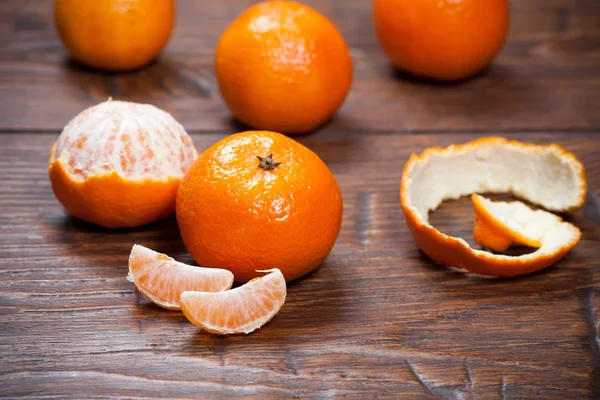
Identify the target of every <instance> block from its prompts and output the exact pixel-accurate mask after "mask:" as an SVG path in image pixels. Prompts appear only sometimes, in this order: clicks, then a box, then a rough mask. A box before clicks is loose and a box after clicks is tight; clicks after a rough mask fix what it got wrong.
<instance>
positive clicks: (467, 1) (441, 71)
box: [374, 0, 509, 81]
mask: <svg viewBox="0 0 600 400" xmlns="http://www.w3.org/2000/svg"><path fill="white" fill-rule="evenodd" d="M374 17H375V30H376V33H377V36H378V38H379V42H380V43H381V46H382V47H383V50H384V51H385V53H386V54H387V56H388V57H389V58H390V60H391V61H392V63H393V64H394V65H395V66H396V67H398V68H400V69H402V70H404V71H406V72H408V73H410V74H413V75H417V76H421V77H425V78H433V79H439V80H444V81H456V80H461V79H465V78H468V77H470V76H472V75H474V74H476V73H478V72H480V71H481V70H483V69H484V68H485V67H486V66H487V65H488V64H489V63H490V62H491V61H492V60H493V59H494V57H495V56H496V55H497V54H498V52H499V51H500V50H501V48H502V46H503V45H504V41H505V39H506V36H507V33H508V23H509V3H508V0H484V1H482V0H418V1H415V0H374Z"/></svg>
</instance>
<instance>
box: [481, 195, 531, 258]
mask: <svg viewBox="0 0 600 400" xmlns="http://www.w3.org/2000/svg"><path fill="white" fill-rule="evenodd" d="M471 199H472V201H473V208H474V211H475V225H474V227H473V238H474V239H475V241H476V242H477V243H478V244H479V245H480V246H482V247H487V248H489V249H492V250H494V251H496V252H503V251H505V250H506V249H508V248H509V247H510V245H511V244H513V243H514V244H521V245H524V246H529V247H540V246H541V245H542V243H541V242H540V241H539V240H532V239H529V238H527V237H525V236H523V235H522V234H520V233H519V232H514V231H513V230H511V229H510V228H508V227H507V226H505V225H504V224H503V223H502V222H501V221H499V220H498V219H497V218H496V217H495V216H494V215H492V214H490V213H489V211H488V210H487V208H485V206H483V205H482V204H481V202H480V200H479V198H478V197H477V196H476V195H472V196H471Z"/></svg>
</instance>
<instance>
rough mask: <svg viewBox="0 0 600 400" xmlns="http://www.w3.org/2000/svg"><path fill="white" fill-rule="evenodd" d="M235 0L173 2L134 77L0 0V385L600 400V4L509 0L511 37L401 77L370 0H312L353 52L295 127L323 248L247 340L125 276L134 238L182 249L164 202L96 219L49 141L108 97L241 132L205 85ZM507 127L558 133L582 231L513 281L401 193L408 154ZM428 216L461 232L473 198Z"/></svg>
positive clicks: (36, 394)
mask: <svg viewBox="0 0 600 400" xmlns="http://www.w3.org/2000/svg"><path fill="white" fill-rule="evenodd" d="M250 3H251V2H250V1H242V0H227V1H225V0H223V1H219V2H193V1H191V0H188V1H183V0H180V1H179V15H178V24H177V29H176V32H175V34H174V36H173V38H172V40H171V42H170V43H169V45H168V47H167V49H166V51H165V52H164V54H163V56H162V57H161V58H160V59H159V60H158V61H157V62H156V63H154V64H153V65H151V66H149V67H147V68H146V69H144V70H142V71H139V72H137V73H129V74H123V75H112V74H102V73H99V72H95V71H90V70H87V69H84V68H82V67H80V66H78V65H76V64H74V63H72V62H70V61H69V60H68V57H67V56H66V54H65V52H64V50H63V49H62V47H61V45H60V43H59V41H58V40H57V38H56V35H55V33H54V30H53V26H52V20H51V2H50V1H35V0H34V1H23V0H4V1H2V2H0V210H1V211H0V396H3V397H31V398H42V397H58V398H66V397H72V398H82V397H93V398H100V397H171V398H180V397H181V398H209V397H230V396H242V395H253V396H254V397H256V398H281V397H298V398H338V397H346V396H348V397H355V398H373V397H382V398H436V397H438V398H439V397H441V398H450V399H478V398H507V399H508V398H540V399H541V398H568V397H570V398H600V337H599V335H598V329H599V328H598V320H599V318H600V315H599V312H598V310H599V308H598V307H599V306H600V304H599V303H600V297H599V295H600V283H599V282H600V280H599V278H600V200H599V199H598V194H599V193H598V188H600V3H599V2H598V1H596V0H515V1H513V2H512V5H513V13H512V27H511V35H510V41H509V42H508V43H507V46H506V47H505V49H504V50H503V52H502V53H501V55H500V57H499V58H498V59H497V61H496V63H495V64H494V65H493V66H492V67H490V68H489V69H488V70H487V71H486V72H485V73H484V74H482V75H480V76H478V77H476V78H475V79H473V80H470V81H468V82H464V83H462V84H458V85H439V84H432V83H428V82H419V81H415V80H412V79H410V78H408V77H406V76H403V75H402V74H399V73H395V72H394V71H393V69H392V68H390V67H389V65H388V63H387V62H386V60H385V58H384V56H383V55H382V54H381V52H380V50H379V48H378V45H377V41H376V39H375V36H374V34H373V28H372V24H371V14H370V2H369V1H365V0H335V1H334V0H327V1H316V0H315V1H308V2H307V3H309V4H311V5H313V6H315V7H316V8H317V9H319V10H320V11H322V12H323V13H325V14H326V15H328V16H330V17H331V18H332V19H333V20H334V21H335V22H336V24H337V25H338V26H339V27H340V29H341V30H342V32H343V33H344V35H345V37H346V39H347V41H348V43H349V45H350V47H351V49H352V54H353V56H354V60H355V70H356V80H355V82H354V85H353V88H352V92H351V94H350V96H349V98H348V100H347V102H346V104H345V105H344V107H343V109H342V110H341V112H340V113H339V115H338V116H337V117H336V118H335V119H333V120H332V121H331V122H330V123H329V124H328V125H327V126H325V127H324V128H323V129H321V130H320V131H318V132H315V133H313V134H310V135H307V136H303V137H301V138H299V140H300V141H301V142H302V143H304V144H306V145H307V146H309V147H310V148H312V149H313V150H314V151H315V152H317V153H318V154H319V155H320V156H321V157H322V158H323V159H324V160H325V161H326V162H327V163H328V165H329V166H330V168H331V170H332V171H333V172H334V174H335V176H336V177H337V179H338V182H339V184H340V187H341V189H342V192H343V196H344V219H343V224H342V231H341V233H340V236H339V239H338V242H337V244H336V246H335V247H334V249H333V251H332V253H331V255H330V256H329V257H328V259H327V260H326V262H325V264H324V265H322V266H321V267H320V268H318V269H317V270H316V271H315V272H313V273H311V274H310V275H308V276H306V277H305V278H302V279H300V280H298V281H296V282H293V283H291V284H290V285H289V288H288V298H287V301H286V303H285V305H284V307H283V308H282V309H281V311H280V313H279V314H278V315H277V316H276V317H275V318H274V319H273V320H272V321H271V322H270V323H268V324H267V325H266V326H264V327H263V328H262V329H261V330H259V331H257V332H255V333H253V334H251V335H248V336H235V337H215V336H212V335H210V334H207V333H205V332H202V331H200V330H199V329H197V328H196V327H195V326H193V325H191V324H190V323H189V322H187V320H186V319H185V317H184V316H183V315H182V314H181V313H179V312H172V311H167V310H163V309H160V308H157V307H155V306H153V305H151V304H149V303H148V302H147V301H146V300H145V299H144V298H143V297H142V296H141V295H140V294H139V293H137V292H136V291H135V290H134V288H133V286H132V285H131V284H130V283H129V282H127V280H126V279H125V276H126V274H127V258H128V254H129V251H130V249H131V246H132V245H133V244H134V243H140V244H143V245H146V246H148V247H151V248H153V249H156V250H158V251H161V252H165V253H167V254H170V255H172V256H173V257H175V258H176V259H178V260H181V261H184V262H189V263H192V262H193V261H192V259H191V257H190V256H189V255H188V254H187V253H186V251H185V248H184V247H183V245H182V243H181V240H180V237H179V233H178V230H177V224H176V221H175V219H174V218H169V219H166V220H164V221H160V222H157V223H154V224H151V225H148V226H145V227H142V228H139V229H132V230H116V231H110V230H104V229H100V228H97V227H95V226H92V225H89V224H86V223H83V222H81V221H78V220H76V219H74V218H71V217H69V216H68V215H67V214H66V213H65V211H64V210H63V209H62V207H61V206H60V204H59V203H58V202H57V201H56V199H55V198H54V196H53V194H52V191H51V188H50V183H49V181H48V178H47V156H48V151H49V148H50V146H51V144H52V142H53V141H54V140H55V139H56V138H57V137H58V134H59V132H60V129H61V128H62V127H63V126H64V125H65V123H66V122H67V121H68V120H69V119H70V118H72V117H73V116H74V115H75V114H77V113H78V112H79V111H81V110H82V109H83V108H85V107H87V106H89V105H92V104H95V103H97V102H99V101H102V100H104V99H105V98H107V97H108V96H113V97H115V98H118V99H125V100H133V101H140V102H149V103H153V104H156V105H157V106H159V107H162V108H164V109H166V110H168V111H170V112H172V113H173V114H174V115H175V116H176V117H177V118H178V119H179V120H180V121H181V122H182V123H183V125H184V126H185V127H186V128H187V129H188V131H190V132H192V133H193V138H194V141H195V143H196V145H197V146H198V149H199V150H203V149H204V148H206V147H207V146H208V145H210V144H212V143H213V142H215V141H216V140H218V139H219V138H221V137H224V136H225V135H227V134H229V133H231V132H235V131H236V130H240V129H242V127H240V126H238V125H236V124H235V123H234V122H232V120H231V118H230V116H229V113H228V112H227V110H226V108H225V106H224V105H223V103H222V101H221V100H220V98H219V96H218V92H217V90H216V85H215V81H214V76H213V73H212V67H211V63H212V56H213V48H214V44H215V43H216V40H217V38H218V35H219V33H220V32H221V30H222V29H223V28H224V27H225V26H226V24H227V22H228V21H230V20H231V19H232V18H233V17H234V16H235V15H236V14H238V13H239V12H241V10H243V8H244V7H246V6H247V5H248V4H250ZM488 135H502V136H506V137H509V138H514V139H520V140H524V141H532V142H536V143H549V142H557V143H560V144H561V145H563V146H564V147H565V148H566V149H567V150H569V151H572V152H574V153H575V154H576V155H577V156H578V157H580V159H581V160H582V161H583V163H584V164H585V166H586V172H587V175H588V183H589V188H590V191H589V195H588V201H587V203H586V205H585V207H584V208H583V209H582V210H580V211H578V212H576V213H572V214H568V215H565V218H566V219H568V220H570V221H571V222H573V223H574V224H576V225H577V226H579V227H580V228H581V230H582V232H583V237H582V240H581V242H580V243H579V244H578V245H577V247H575V249H574V250H573V251H572V252H571V253H569V254H568V255H567V256H566V257H565V259H563V260H562V261H561V262H559V263H558V264H557V265H555V266H553V267H551V268H549V269H547V270H545V271H542V272H540V273H536V274H533V275H530V276H526V277H522V278H518V279H490V278H479V277H475V276H472V275H467V274H464V273H462V272H459V271H455V270H451V269H448V268H445V267H442V266H437V265H435V264H433V263H432V262H431V261H430V260H429V259H428V258H427V257H425V256H424V255H423V254H422V253H421V252H420V251H419V250H418V249H417V248H416V246H415V244H414V242H413V240H412V238H411V236H410V233H409V231H408V229H407V227H406V225H405V222H404V218H403V216H402V212H401V210H400V206H399V200H398V190H399V183H400V175H401V171H402V167H403V165H404V162H405V161H406V160H407V158H408V156H409V155H410V154H411V153H412V152H420V151H422V150H423V149H424V148H425V147H428V146H433V145H440V146H444V145H449V144H451V143H462V142H466V141H469V140H472V139H474V138H477V137H482V136H488ZM431 221H432V223H433V224H434V225H436V226H437V227H439V228H440V229H441V230H442V231H443V232H446V233H449V234H453V235H456V236H460V237H463V238H465V239H466V240H468V241H469V242H471V243H472V244H473V241H472V239H471V234H472V223H473V215H472V207H471V204H470V201H469V200H468V199H460V200H457V201H451V202H446V203H444V204H443V205H442V206H441V207H440V209H438V210H437V211H435V212H434V213H433V214H432V217H431Z"/></svg>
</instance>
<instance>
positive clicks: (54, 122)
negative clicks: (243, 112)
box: [0, 0, 600, 132]
mask: <svg viewBox="0 0 600 400" xmlns="http://www.w3.org/2000/svg"><path fill="white" fill-rule="evenodd" d="M251 3H252V1H248V0H229V1H227V2H197V1H193V0H180V1H178V22H177V27H176V30H175V32H174V35H173V37H172V40H171V41H170V43H169V44H168V46H167V48H166V50H165V52H164V54H163V55H162V56H161V57H160V59H159V60H158V61H157V62H156V63H154V64H152V65H151V66H149V67H148V68H146V69H143V70H141V71H139V72H136V73H128V74H121V75H113V74H103V73H99V72H95V71H90V70H88V69H85V68H81V67H79V66H78V65H76V64H74V63H72V62H70V61H69V59H68V57H67V55H66V52H65V51H64V49H63V48H62V46H61V43H60V41H59V40H58V39H57V36H56V33H55V31H54V27H53V24H52V17H51V13H52V8H51V7H50V3H49V2H47V1H45V0H29V1H23V0H5V1H3V2H2V4H0V33H1V35H0V130H20V129H24V130H59V129H62V127H63V126H64V125H65V124H66V123H67V122H68V121H69V120H70V119H71V118H72V117H73V116H75V115H76V114H77V113H78V112H80V111H81V110H82V109H84V108H86V107H88V106H90V105H93V104H96V103H98V102H101V101H104V100H105V99H107V98H108V97H109V96H112V97H113V98H117V99H123V100H132V101H138V102H148V103H152V104H155V105H156V106H158V107H161V108H163V109H166V110H168V111H170V112H172V113H173V114H174V116H175V117H176V118H177V119H178V120H179V121H180V122H182V123H183V125H184V126H185V127H186V128H187V129H188V130H190V131H213V132H214V131H220V132H222V131H229V130H239V129H242V128H241V127H239V126H238V125H235V124H234V123H233V122H232V119H231V116H230V114H229V112H228V110H227V109H226V107H225V106H224V104H223V102H222V100H221V99H220V97H219V94H218V89H217V85H216V82H215V79H214V73H213V66H212V62H213V56H214V48H215V45H216V42H217V40H218V37H219V35H220V33H221V32H222V31H223V30H224V29H225V27H226V26H227V24H228V23H229V22H230V21H231V20H232V19H233V18H235V16H236V15H237V14H239V13H240V12H241V11H242V10H243V9H245V8H246V7H247V6H248V5H249V4H251ZM306 3H307V4H309V5H312V6H314V7H315V8H317V9H318V10H319V11H321V12H323V13H324V14H325V15H327V16H329V17H330V18H331V19H332V20H333V21H334V22H335V23H336V25H337V26H338V27H339V29H340V30H341V31H342V33H343V34H344V36H345V38H346V40H347V42H348V44H349V46H350V48H351V52H352V54H353V57H354V63H355V81H354V84H353V87H352V90H351V93H350V95H349V97H348V99H347V101H346V103H345V105H344V107H343V109H342V110H341V111H340V113H339V115H338V116H337V117H336V118H335V119H334V120H333V121H331V122H330V124H329V125H328V128H329V129H334V130H362V131H367V132H370V131H390V130H394V131H411V132H412V131H435V132H438V131H439V132H445V131H474V130H477V131H485V130H490V129H493V130H503V131H513V130H516V131H518V130H548V129H551V130H565V129H583V130H598V129H600V113H598V109H599V108H600V52H599V50H598V49H600V26H599V24H598V21H600V3H599V2H598V1H596V0H552V1H540V0H520V1H518V2H512V6H513V10H512V23H511V31H510V38H509V41H508V43H507V45H506V47H505V48H504V50H503V51H502V53H501V54H500V56H499V57H498V59H497V61H496V62H495V63H494V64H493V65H492V66H491V67H490V68H489V69H488V70H487V71H486V73H484V74H483V75H481V76H479V77H477V78H475V79H473V80H471V81H468V82H464V83H462V84H459V85H438V84H432V83H427V82H419V81H415V80H413V79H409V78H407V77H406V76H403V75H402V74H399V73H397V72H395V71H394V70H393V69H392V68H391V67H390V65H389V63H388V61H387V60H386V58H385V56H384V55H383V53H382V52H381V50H380V49H379V45H378V42H377V39H376V37H375V34H374V30H373V26H372V15H371V2H370V1H363V0H327V1H320V0H319V1H317V0H307V1H306Z"/></svg>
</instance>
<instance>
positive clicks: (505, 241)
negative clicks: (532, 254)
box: [471, 194, 562, 252]
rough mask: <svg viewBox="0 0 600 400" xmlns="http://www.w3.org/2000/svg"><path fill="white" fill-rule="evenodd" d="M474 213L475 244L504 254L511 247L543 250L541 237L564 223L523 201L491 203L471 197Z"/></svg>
mask: <svg viewBox="0 0 600 400" xmlns="http://www.w3.org/2000/svg"><path fill="white" fill-rule="evenodd" d="M471 200H472V201H473V207H474V210H475V227H474V229H473V236H474V238H475V241H476V242H477V243H479V244H480V245H481V246H483V247H487V248H489V249H492V250H494V251H500V252H501V251H505V250H506V249H507V248H508V247H509V246H510V245H511V244H513V243H514V244H520V245H523V246H529V247H540V246H541V245H542V237H543V236H544V234H545V233H546V232H548V231H550V230H552V229H555V225H556V224H557V223H562V219H561V218H559V217H557V216H556V215H554V214H552V213H549V212H547V211H543V210H537V211H533V210H532V209H531V208H529V207H527V206H526V205H525V204H523V203H521V202H520V201H513V202H510V203H507V202H504V201H492V200H489V199H486V198H485V197H483V196H480V195H478V194H474V195H472V196H471Z"/></svg>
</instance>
